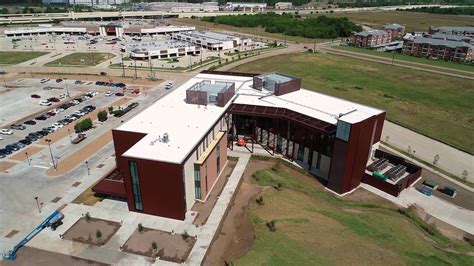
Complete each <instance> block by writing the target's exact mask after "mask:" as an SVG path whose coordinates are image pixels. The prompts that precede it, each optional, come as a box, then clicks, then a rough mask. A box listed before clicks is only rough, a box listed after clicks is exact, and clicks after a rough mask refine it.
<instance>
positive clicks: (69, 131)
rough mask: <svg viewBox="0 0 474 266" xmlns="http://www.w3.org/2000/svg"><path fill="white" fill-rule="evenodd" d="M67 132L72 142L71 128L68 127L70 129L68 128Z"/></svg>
mask: <svg viewBox="0 0 474 266" xmlns="http://www.w3.org/2000/svg"><path fill="white" fill-rule="evenodd" d="M67 133H68V135H69V142H71V143H72V137H71V129H69V128H68V129H67Z"/></svg>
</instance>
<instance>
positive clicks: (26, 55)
mask: <svg viewBox="0 0 474 266" xmlns="http://www.w3.org/2000/svg"><path fill="white" fill-rule="evenodd" d="M45 54H48V52H10V51H0V65H16V64H19V63H22V62H25V61H28V60H31V59H34V58H37V57H40V56H42V55H45Z"/></svg>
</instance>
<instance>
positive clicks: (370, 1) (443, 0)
mask: <svg viewBox="0 0 474 266" xmlns="http://www.w3.org/2000/svg"><path fill="white" fill-rule="evenodd" d="M329 3H334V4H337V5H338V6H339V7H376V6H398V5H409V4H410V5H423V4H431V5H433V4H450V5H473V4H474V1H472V0H355V1H351V2H348V1H344V0H342V1H341V0H332V1H331V0H330V1H329Z"/></svg>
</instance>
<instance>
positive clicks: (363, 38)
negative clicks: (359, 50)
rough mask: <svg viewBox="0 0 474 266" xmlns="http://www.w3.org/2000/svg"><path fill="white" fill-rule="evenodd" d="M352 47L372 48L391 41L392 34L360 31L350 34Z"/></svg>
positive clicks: (377, 31)
mask: <svg viewBox="0 0 474 266" xmlns="http://www.w3.org/2000/svg"><path fill="white" fill-rule="evenodd" d="M351 38H352V45H353V46H355V47H372V46H376V45H381V44H386V43H389V42H391V41H392V34H391V33H389V32H386V31H384V30H372V31H361V32H357V33H352V36H351Z"/></svg>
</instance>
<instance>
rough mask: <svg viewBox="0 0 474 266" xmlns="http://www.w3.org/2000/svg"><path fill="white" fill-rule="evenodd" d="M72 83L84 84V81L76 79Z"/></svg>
mask: <svg viewBox="0 0 474 266" xmlns="http://www.w3.org/2000/svg"><path fill="white" fill-rule="evenodd" d="M74 84H84V82H83V81H81V80H76V81H74Z"/></svg>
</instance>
